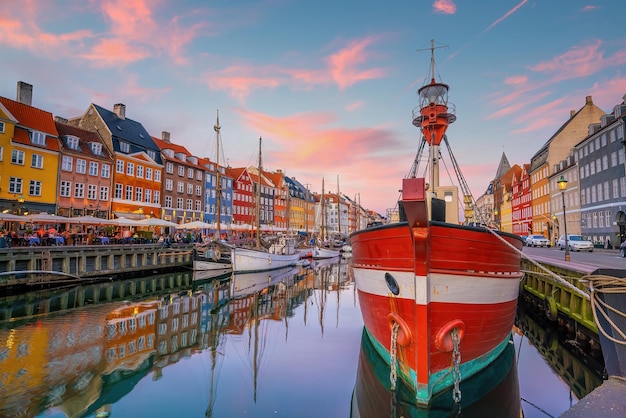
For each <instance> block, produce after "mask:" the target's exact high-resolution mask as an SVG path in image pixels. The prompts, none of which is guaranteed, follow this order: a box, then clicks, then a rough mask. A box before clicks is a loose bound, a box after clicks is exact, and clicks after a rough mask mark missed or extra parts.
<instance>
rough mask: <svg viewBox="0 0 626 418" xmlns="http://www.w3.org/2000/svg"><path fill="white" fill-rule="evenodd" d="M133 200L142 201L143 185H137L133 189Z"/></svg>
mask: <svg viewBox="0 0 626 418" xmlns="http://www.w3.org/2000/svg"><path fill="white" fill-rule="evenodd" d="M135 200H136V201H137V202H142V201H143V187H137V188H136V189H135Z"/></svg>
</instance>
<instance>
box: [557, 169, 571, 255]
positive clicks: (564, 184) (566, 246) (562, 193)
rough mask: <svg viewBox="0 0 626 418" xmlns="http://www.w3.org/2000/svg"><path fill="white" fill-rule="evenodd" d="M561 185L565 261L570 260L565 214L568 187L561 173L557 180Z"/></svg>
mask: <svg viewBox="0 0 626 418" xmlns="http://www.w3.org/2000/svg"><path fill="white" fill-rule="evenodd" d="M556 183H557V184H558V185H559V190H560V191H561V198H562V199H563V231H564V232H565V261H570V256H569V244H568V242H567V238H568V237H567V216H566V215H565V188H566V187H567V180H565V176H563V175H561V178H559V180H558V181H557V182H556Z"/></svg>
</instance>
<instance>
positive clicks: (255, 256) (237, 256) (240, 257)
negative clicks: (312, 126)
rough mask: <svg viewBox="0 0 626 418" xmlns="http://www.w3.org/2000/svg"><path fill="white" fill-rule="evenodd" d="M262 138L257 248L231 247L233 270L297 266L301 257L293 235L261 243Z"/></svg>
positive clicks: (258, 184) (237, 271)
mask: <svg viewBox="0 0 626 418" xmlns="http://www.w3.org/2000/svg"><path fill="white" fill-rule="evenodd" d="M261 150H262V139H261V138H259V168H258V170H259V172H258V176H257V184H256V208H255V209H256V216H255V218H256V219H255V224H256V225H255V226H256V248H242V247H233V248H231V250H230V251H231V252H230V254H231V256H230V258H231V261H232V266H233V271H234V272H236V273H241V272H254V271H266V270H275V269H279V268H282V267H287V266H295V265H296V263H297V262H298V260H299V259H300V253H299V252H298V251H297V250H296V247H297V240H296V238H295V237H293V236H291V235H279V236H278V237H277V238H276V239H275V240H274V241H273V242H272V244H271V245H270V246H269V248H265V247H263V246H262V245H261V184H262V177H263V159H262V157H261V155H262V154H261Z"/></svg>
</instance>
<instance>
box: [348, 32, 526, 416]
mask: <svg viewBox="0 0 626 418" xmlns="http://www.w3.org/2000/svg"><path fill="white" fill-rule="evenodd" d="M429 50H430V52H431V63H430V73H429V74H428V76H429V78H430V82H428V81H426V82H425V84H424V85H423V86H422V87H420V88H419V89H418V91H417V93H418V97H419V107H418V108H416V109H415V110H414V111H413V125H414V126H416V127H417V128H419V129H420V132H421V134H422V138H421V143H420V147H419V149H420V150H422V149H423V148H424V146H425V144H426V143H427V144H428V150H429V153H430V155H429V158H428V164H429V182H427V180H426V179H425V178H419V177H417V176H416V174H417V170H414V171H412V172H411V173H410V175H409V177H408V178H405V179H403V180H402V192H401V197H400V201H399V215H400V216H399V218H400V220H399V222H396V223H389V224H383V225H376V226H371V227H369V228H366V229H363V230H360V231H356V232H354V233H352V234H351V235H350V244H351V246H352V258H351V266H352V271H353V275H354V279H355V283H356V286H357V290H358V295H359V301H360V307H361V314H362V317H363V322H364V325H365V329H366V334H367V336H368V338H369V339H370V340H371V342H372V344H373V346H374V347H375V349H376V350H377V351H378V352H379V354H380V355H381V357H382V358H383V359H385V361H386V362H387V363H389V364H390V365H391V366H392V369H393V370H396V371H397V376H398V379H402V382H403V383H405V384H407V385H408V386H409V387H410V388H411V389H412V390H413V392H414V396H415V402H416V403H417V404H418V405H420V406H423V407H428V405H429V403H430V401H431V399H432V398H433V396H434V395H436V394H437V393H441V392H443V391H445V390H446V389H449V388H454V389H455V390H453V395H454V396H455V397H457V395H458V399H459V400H460V397H461V394H460V389H459V388H460V386H459V385H460V383H461V382H462V381H465V380H466V379H467V378H469V377H470V376H472V375H474V374H476V373H477V372H478V371H480V370H483V369H485V368H486V367H487V366H488V365H489V364H490V363H492V362H493V361H494V359H496V358H497V357H498V356H499V355H500V354H501V353H502V352H503V351H504V349H505V348H506V347H507V346H508V345H509V338H510V335H511V329H512V326H513V320H514V318H515V310H516V307H517V297H518V290H519V281H520V279H521V278H522V272H521V267H520V260H521V250H522V244H523V243H522V240H521V238H520V237H519V236H517V235H513V234H509V233H505V232H500V231H494V230H492V229H489V228H486V227H481V226H471V225H469V224H468V225H464V224H461V223H460V222H459V219H458V218H459V213H458V209H459V204H458V200H459V199H458V190H457V187H456V186H443V185H440V184H439V173H438V160H439V158H440V156H441V155H440V152H439V145H440V143H441V142H442V141H444V142H445V143H446V144H448V139H447V136H446V130H447V128H448V125H449V124H451V123H453V122H454V121H455V120H456V115H455V114H454V105H451V104H448V88H449V87H448V85H447V84H444V83H442V82H436V81H435V46H434V41H432V42H431V48H429ZM427 80H428V78H427ZM448 148H449V146H448ZM418 157H419V153H418ZM419 160H420V159H419V158H416V163H414V165H415V164H419V163H418V161H419ZM453 163H454V161H453ZM455 171H456V172H457V173H459V174H460V169H458V166H457V165H456V164H455ZM460 185H461V188H462V189H463V192H464V193H465V197H467V196H469V198H471V193H469V188H467V187H466V186H465V185H466V183H465V181H464V180H463V179H462V178H461V179H460ZM390 187H393V188H394V189H397V186H396V185H390ZM455 197H456V198H455ZM393 383H394V384H395V382H393Z"/></svg>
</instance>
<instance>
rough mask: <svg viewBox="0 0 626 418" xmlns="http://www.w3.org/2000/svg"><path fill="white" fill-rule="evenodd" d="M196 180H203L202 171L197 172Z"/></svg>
mask: <svg viewBox="0 0 626 418" xmlns="http://www.w3.org/2000/svg"><path fill="white" fill-rule="evenodd" d="M196 180H198V181H201V180H202V171H200V170H198V171H196Z"/></svg>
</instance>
